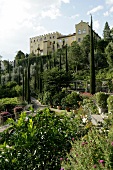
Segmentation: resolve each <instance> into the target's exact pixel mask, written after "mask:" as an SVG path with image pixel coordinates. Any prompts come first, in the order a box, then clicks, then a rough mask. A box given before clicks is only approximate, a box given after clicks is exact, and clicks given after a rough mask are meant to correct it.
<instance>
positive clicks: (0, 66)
mask: <svg viewBox="0 0 113 170" xmlns="http://www.w3.org/2000/svg"><path fill="white" fill-rule="evenodd" d="M0 85H1V60H0Z"/></svg>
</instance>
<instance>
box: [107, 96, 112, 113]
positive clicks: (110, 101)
mask: <svg viewBox="0 0 113 170" xmlns="http://www.w3.org/2000/svg"><path fill="white" fill-rule="evenodd" d="M107 104H108V113H113V95H110V96H109V97H108V99H107Z"/></svg>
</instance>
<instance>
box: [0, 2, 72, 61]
mask: <svg viewBox="0 0 113 170" xmlns="http://www.w3.org/2000/svg"><path fill="white" fill-rule="evenodd" d="M63 3H65V4H67V3H70V0H32V1H31V0H22V1H20V0H0V25H1V26H0V54H1V55H2V56H4V57H6V58H8V57H10V58H13V57H14V56H15V51H17V49H18V50H20V49H21V50H24V51H25V49H26V50H27V51H28V52H29V38H30V37H32V36H36V35H40V34H44V33H47V32H48V30H47V29H46V28H44V27H43V26H42V25H41V23H42V20H43V19H44V18H46V17H49V18H50V19H56V18H57V17H59V16H61V15H62V11H61V5H62V4H63ZM27 51H26V52H27ZM11 54H12V55H11ZM5 55H6V56H5ZM10 58H9V59H10Z"/></svg>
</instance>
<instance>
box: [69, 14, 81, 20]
mask: <svg viewBox="0 0 113 170" xmlns="http://www.w3.org/2000/svg"><path fill="white" fill-rule="evenodd" d="M79 16H80V15H79V14H75V15H72V16H70V17H69V18H70V19H75V18H77V17H79Z"/></svg>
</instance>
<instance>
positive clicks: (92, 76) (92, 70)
mask: <svg viewBox="0 0 113 170" xmlns="http://www.w3.org/2000/svg"><path fill="white" fill-rule="evenodd" d="M90 29H91V31H90V32H91V36H90V93H91V94H95V62H94V43H93V22H92V16H91V26H90Z"/></svg>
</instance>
